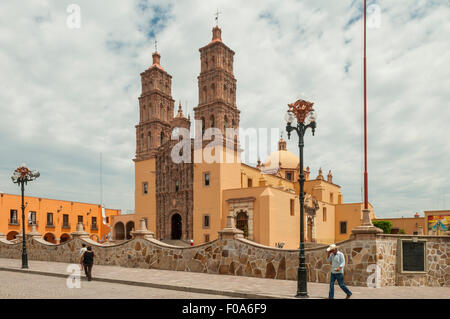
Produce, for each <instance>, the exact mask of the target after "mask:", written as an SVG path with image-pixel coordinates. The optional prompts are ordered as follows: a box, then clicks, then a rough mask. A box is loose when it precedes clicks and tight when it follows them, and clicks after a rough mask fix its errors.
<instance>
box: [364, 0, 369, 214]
mask: <svg viewBox="0 0 450 319" xmlns="http://www.w3.org/2000/svg"><path fill="white" fill-rule="evenodd" d="M366 14H367V0H364V209H369V199H368V198H369V196H368V173H367V82H366V73H367V67H366V62H367V58H366Z"/></svg>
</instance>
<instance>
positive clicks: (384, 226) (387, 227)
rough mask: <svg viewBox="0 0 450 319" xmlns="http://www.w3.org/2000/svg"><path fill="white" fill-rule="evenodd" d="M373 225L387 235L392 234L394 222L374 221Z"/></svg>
mask: <svg viewBox="0 0 450 319" xmlns="http://www.w3.org/2000/svg"><path fill="white" fill-rule="evenodd" d="M372 223H373V225H374V226H375V227H378V228H380V229H381V230H383V233H385V234H390V233H391V230H392V222H390V221H389V220H374V221H372Z"/></svg>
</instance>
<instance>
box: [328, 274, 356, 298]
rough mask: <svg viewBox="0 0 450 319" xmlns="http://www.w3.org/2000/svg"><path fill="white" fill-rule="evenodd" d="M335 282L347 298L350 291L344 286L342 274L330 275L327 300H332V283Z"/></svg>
mask: <svg viewBox="0 0 450 319" xmlns="http://www.w3.org/2000/svg"><path fill="white" fill-rule="evenodd" d="M336 280H337V282H338V284H339V287H341V289H342V290H343V291H344V292H345V293H346V294H347V296H351V294H352V293H351V291H350V290H348V288H347V286H346V285H345V284H344V275H343V274H333V273H331V279H330V294H329V295H328V297H329V298H334V282H335V281H336Z"/></svg>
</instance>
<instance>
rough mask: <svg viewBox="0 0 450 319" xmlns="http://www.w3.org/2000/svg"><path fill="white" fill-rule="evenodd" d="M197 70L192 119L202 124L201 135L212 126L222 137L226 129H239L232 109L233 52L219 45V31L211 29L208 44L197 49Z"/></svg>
mask: <svg viewBox="0 0 450 319" xmlns="http://www.w3.org/2000/svg"><path fill="white" fill-rule="evenodd" d="M199 51H200V60H201V71H200V75H199V76H198V106H197V107H196V108H194V112H195V120H200V121H202V132H204V131H205V130H206V129H208V128H211V127H215V128H218V129H220V131H221V132H222V135H223V136H225V132H226V128H236V129H237V128H239V113H240V111H239V110H238V108H237V106H236V79H235V78H234V74H233V57H234V51H233V50H231V49H230V48H229V47H228V46H226V45H225V44H224V43H223V42H222V30H221V29H220V28H219V27H218V26H215V27H214V28H213V29H212V40H211V42H210V43H209V44H208V45H206V46H204V47H202V48H200V49H199Z"/></svg>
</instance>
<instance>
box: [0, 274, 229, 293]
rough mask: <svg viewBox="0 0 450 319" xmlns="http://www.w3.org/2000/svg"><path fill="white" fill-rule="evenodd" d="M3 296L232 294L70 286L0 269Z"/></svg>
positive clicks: (100, 284)
mask: <svg viewBox="0 0 450 319" xmlns="http://www.w3.org/2000/svg"><path fill="white" fill-rule="evenodd" d="M0 282H1V285H0V299H5V298H9V299H16V298H17V299H19V298H20V299H26V298H34V299H53V298H58V299H66V298H70V299H78V298H83V299H84V298H85V299H109V298H114V299H117V298H118V299H212V298H213V299H225V298H230V297H225V296H220V295H210V294H198V293H192V292H186V291H176V290H167V289H157V288H150V287H138V286H130V285H124V284H114V283H107V282H101V281H90V282H89V281H84V280H83V281H81V283H80V288H67V286H66V279H65V278H60V277H51V276H42V275H36V274H24V273H19V272H9V271H0Z"/></svg>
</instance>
